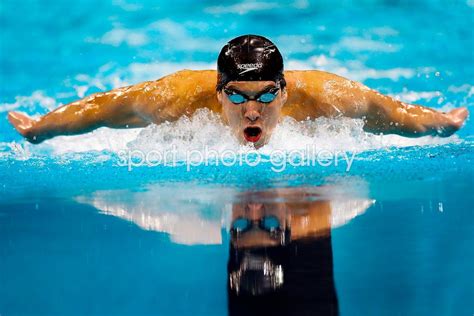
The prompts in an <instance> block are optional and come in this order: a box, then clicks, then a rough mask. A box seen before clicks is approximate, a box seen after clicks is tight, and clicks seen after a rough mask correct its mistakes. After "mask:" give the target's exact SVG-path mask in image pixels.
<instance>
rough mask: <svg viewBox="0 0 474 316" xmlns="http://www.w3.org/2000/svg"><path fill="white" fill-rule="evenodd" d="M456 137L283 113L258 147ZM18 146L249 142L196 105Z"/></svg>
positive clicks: (226, 146) (74, 148) (199, 146)
mask: <svg viewBox="0 0 474 316" xmlns="http://www.w3.org/2000/svg"><path fill="white" fill-rule="evenodd" d="M458 140H459V138H458V137H457V136H456V135H453V136H451V137H448V138H439V137H431V136H425V137H421V138H405V137H401V136H398V135H375V134H371V133H366V132H365V131H363V122H362V120H357V119H350V118H332V119H330V118H318V119H316V120H308V121H303V122H298V121H296V120H294V119H292V118H289V117H286V118H284V119H283V120H282V122H281V123H280V124H279V125H278V126H277V127H276V128H275V130H274V133H273V135H272V137H271V139H270V141H269V143H268V144H267V145H265V146H263V147H262V148H261V149H259V152H260V153H262V154H264V155H269V154H270V153H271V151H273V150H279V151H294V150H301V151H306V150H307V149H308V147H311V148H313V149H316V150H328V151H331V152H336V151H340V152H342V151H354V152H362V151H367V150H374V149H387V148H390V147H407V146H417V145H418V146H424V145H441V144H447V143H451V142H455V141H458ZM24 150H26V151H29V152H32V153H36V154H38V153H48V152H52V153H53V154H55V155H62V154H65V153H83V152H89V151H104V150H106V151H110V152H115V153H117V152H119V151H122V150H141V151H143V152H150V151H160V152H167V151H175V152H176V157H177V158H178V161H184V160H185V158H186V157H189V156H186V154H187V153H188V155H189V152H190V151H198V152H201V153H203V155H204V157H206V153H209V155H210V154H211V151H216V152H218V153H224V152H225V151H228V150H232V151H233V152H238V153H245V152H249V151H250V150H253V147H252V146H250V145H246V146H244V145H240V144H239V143H238V141H237V140H236V138H235V137H234V136H233V135H232V133H231V131H230V129H229V127H228V126H226V125H225V124H224V123H223V122H222V121H221V119H220V115H218V114H216V113H213V112H211V111H209V110H207V109H202V110H198V111H196V113H195V115H193V116H192V117H190V118H188V117H186V116H183V117H181V118H180V119H179V120H178V121H176V122H172V123H169V122H166V123H163V124H159V125H150V126H148V127H146V128H138V129H124V130H114V129H109V128H100V129H98V130H95V131H93V132H91V133H87V134H83V135H77V136H60V137H56V138H53V139H50V140H47V141H45V142H44V143H42V144H39V145H31V144H25V149H24ZM22 157H25V156H24V155H23V156H22ZM26 157H27V158H28V157H29V156H26Z"/></svg>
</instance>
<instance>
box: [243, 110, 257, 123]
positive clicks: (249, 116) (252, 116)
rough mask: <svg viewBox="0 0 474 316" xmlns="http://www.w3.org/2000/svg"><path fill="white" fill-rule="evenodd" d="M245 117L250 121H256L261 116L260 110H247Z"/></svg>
mask: <svg viewBox="0 0 474 316" xmlns="http://www.w3.org/2000/svg"><path fill="white" fill-rule="evenodd" d="M245 118H246V119H247V120H249V121H250V122H255V121H257V120H258V119H259V118H260V113H258V111H247V112H245Z"/></svg>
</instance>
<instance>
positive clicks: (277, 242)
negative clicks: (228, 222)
mask: <svg viewBox="0 0 474 316" xmlns="http://www.w3.org/2000/svg"><path fill="white" fill-rule="evenodd" d="M287 213H288V212H287V207H286V205H285V204H284V203H241V204H234V205H233V206H232V225H234V224H235V223H238V222H239V221H240V222H241V221H242V219H244V220H248V221H250V223H251V224H250V227H249V228H248V229H247V230H245V231H244V232H242V233H241V234H239V235H238V236H234V235H233V236H232V237H231V242H232V244H233V245H234V247H236V248H254V247H264V246H265V247H272V246H281V239H280V238H279V237H281V236H278V235H277V236H276V237H275V236H272V235H271V233H270V232H269V231H268V230H267V229H268V228H269V227H268V226H267V227H266V228H265V224H263V222H262V221H264V220H265V219H266V220H267V224H268V223H269V224H271V225H270V226H272V227H279V229H282V230H284V229H287V227H288V225H289V223H288V221H289V218H288V215H287ZM257 222H258V224H257ZM283 233H284V232H283Z"/></svg>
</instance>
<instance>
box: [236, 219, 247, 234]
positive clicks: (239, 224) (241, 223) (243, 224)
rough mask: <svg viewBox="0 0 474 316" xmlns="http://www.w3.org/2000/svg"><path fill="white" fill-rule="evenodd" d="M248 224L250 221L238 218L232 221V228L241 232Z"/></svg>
mask: <svg viewBox="0 0 474 316" xmlns="http://www.w3.org/2000/svg"><path fill="white" fill-rule="evenodd" d="M249 226H250V221H249V220H248V219H246V218H238V219H236V220H235V221H234V222H233V223H232V229H233V230H235V231H236V232H243V231H245V230H247V229H248V228H249Z"/></svg>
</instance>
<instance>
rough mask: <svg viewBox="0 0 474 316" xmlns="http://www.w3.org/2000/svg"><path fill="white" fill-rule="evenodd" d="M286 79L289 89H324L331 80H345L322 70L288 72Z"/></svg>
mask: <svg viewBox="0 0 474 316" xmlns="http://www.w3.org/2000/svg"><path fill="white" fill-rule="evenodd" d="M285 79H286V83H287V86H288V88H289V89H292V90H294V89H305V88H315V87H322V86H323V85H324V83H326V82H328V81H331V80H343V79H344V78H343V77H340V76H338V75H336V74H333V73H330V72H327V71H322V70H286V71H285Z"/></svg>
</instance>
